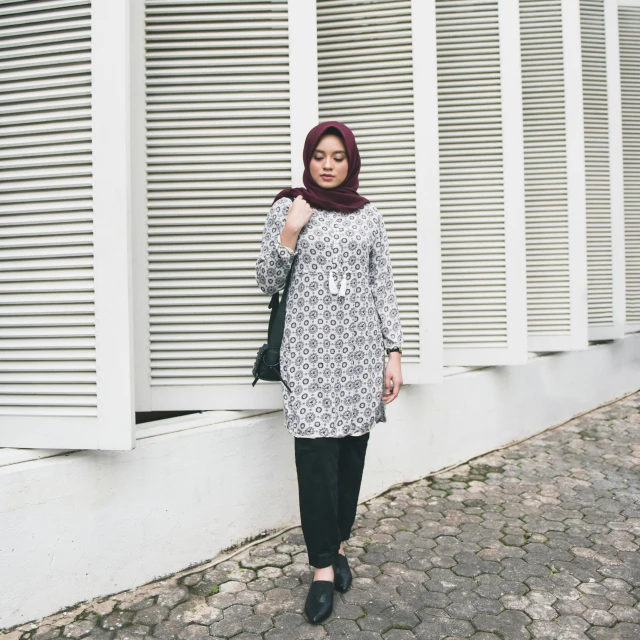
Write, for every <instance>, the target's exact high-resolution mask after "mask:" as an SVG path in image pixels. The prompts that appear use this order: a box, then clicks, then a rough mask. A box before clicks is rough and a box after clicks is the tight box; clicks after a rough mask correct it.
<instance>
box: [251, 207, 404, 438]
mask: <svg viewBox="0 0 640 640" xmlns="http://www.w3.org/2000/svg"><path fill="white" fill-rule="evenodd" d="M290 205H291V200H289V199H288V198H280V199H279V200H277V201H276V202H275V203H274V204H273V206H272V207H271V209H270V210H269V214H268V216H267V220H266V222H265V225H264V231H263V235H262V247H261V250H260V255H259V256H258V259H257V262H256V281H257V283H258V286H259V287H260V289H261V290H262V291H263V292H264V293H267V294H269V295H273V294H274V293H275V292H276V291H280V290H281V289H283V288H284V285H285V281H286V278H287V274H288V273H289V270H290V269H291V263H292V261H293V255H294V253H295V254H298V257H297V258H296V261H295V263H294V266H293V272H292V274H291V283H290V285H289V296H288V298H287V307H286V315H285V329H284V335H283V339H282V346H281V349H280V374H281V377H282V379H283V380H285V381H286V382H287V384H288V385H289V387H290V388H291V392H289V391H288V390H287V388H286V387H285V385H284V384H281V387H282V394H283V400H284V417H285V426H286V428H287V429H288V431H289V433H291V434H292V435H294V436H296V437H306V438H320V437H344V436H348V435H362V434H363V433H366V432H368V431H370V430H371V428H372V427H373V426H374V424H375V423H376V422H386V420H387V418H386V413H385V408H386V405H385V403H384V402H383V401H382V394H383V391H384V367H385V349H390V348H391V347H401V346H402V328H401V326H400V317H399V314H398V303H397V297H396V291H395V287H394V283H393V273H392V269H391V261H390V258H389V243H388V238H387V232H386V229H385V226H384V221H383V219H382V215H381V214H380V212H379V211H378V210H377V209H376V207H375V206H373V205H372V204H370V203H368V204H365V205H364V206H362V207H360V208H359V209H357V210H356V211H354V212H352V213H344V212H341V211H326V210H324V209H316V208H313V207H312V212H313V214H312V216H311V218H310V219H309V222H308V223H307V224H306V225H305V226H304V227H303V229H302V231H301V232H300V235H299V237H298V243H297V245H296V250H295V252H292V251H291V250H290V249H288V248H287V247H284V246H283V245H282V244H281V243H280V233H281V231H282V229H283V227H284V223H285V221H286V219H287V214H288V212H289V207H290Z"/></svg>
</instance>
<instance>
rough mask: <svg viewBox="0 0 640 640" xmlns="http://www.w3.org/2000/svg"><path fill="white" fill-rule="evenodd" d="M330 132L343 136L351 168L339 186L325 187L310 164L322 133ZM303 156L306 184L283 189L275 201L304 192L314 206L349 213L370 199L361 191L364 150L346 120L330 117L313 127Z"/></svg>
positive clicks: (304, 180)
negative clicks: (362, 151)
mask: <svg viewBox="0 0 640 640" xmlns="http://www.w3.org/2000/svg"><path fill="white" fill-rule="evenodd" d="M328 133H333V134H335V135H337V136H338V137H340V138H342V141H343V143H344V147H345V150H346V152H347V160H348V163H349V172H348V173H347V177H346V178H345V179H344V181H343V182H342V183H341V184H339V185H338V186H337V187H332V188H331V189H323V188H322V187H321V186H320V185H319V184H317V183H316V181H315V180H314V179H313V178H312V177H311V172H310V170H309V165H310V164H311V158H312V157H313V152H314V151H315V149H316V147H317V146H318V142H319V141H320V139H321V138H322V136H324V135H326V134H328ZM302 159H303V162H304V173H303V174H302V182H303V183H304V186H305V187H306V188H303V187H295V188H288V189H283V190H282V191H280V193H278V195H277V196H276V197H275V198H274V200H273V202H276V200H279V199H280V198H282V197H285V196H286V197H288V198H291V199H292V200H293V199H295V198H296V197H297V196H299V195H301V196H302V197H303V198H304V199H305V200H306V201H307V202H308V203H309V204H310V205H311V206H314V207H317V208H318V209H326V210H328V211H343V212H345V213H351V212H352V211H355V210H356V209H359V208H360V207H362V206H363V205H365V204H367V203H368V202H369V200H367V199H366V198H363V197H362V196H361V195H360V194H359V193H358V185H359V181H358V175H359V173H360V165H361V162H360V152H359V151H358V145H357V144H356V138H355V136H354V135H353V131H351V129H350V128H349V127H347V125H346V124H343V123H342V122H338V121H337V120H327V121H325V122H321V123H320V124H318V125H316V126H315V127H313V129H311V131H309V133H308V134H307V138H306V140H305V142H304V149H303V151H302Z"/></svg>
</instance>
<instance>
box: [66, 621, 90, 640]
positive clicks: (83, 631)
mask: <svg viewBox="0 0 640 640" xmlns="http://www.w3.org/2000/svg"><path fill="white" fill-rule="evenodd" d="M94 627H95V622H94V621H93V620H78V621H76V622H71V623H70V624H68V625H66V626H65V627H64V629H63V630H62V635H63V636H64V637H65V638H73V639H74V640H76V639H77V638H83V637H84V636H87V635H89V634H90V633H91V632H92V631H93V628H94Z"/></svg>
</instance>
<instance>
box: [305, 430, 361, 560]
mask: <svg viewBox="0 0 640 640" xmlns="http://www.w3.org/2000/svg"><path fill="white" fill-rule="evenodd" d="M368 442H369V433H364V434H362V435H360V436H344V437H342V438H295V459H296V470H297V473H298V497H299V500H300V520H301V525H302V534H303V536H304V541H305V544H306V545H307V553H308V555H309V564H310V565H312V566H313V567H316V568H318V569H320V568H322V567H328V566H330V565H331V564H332V563H333V562H335V561H336V559H337V555H338V549H339V548H340V542H341V541H342V540H348V539H349V537H350V536H351V527H352V526H353V523H354V521H355V519H356V509H357V507H358V495H359V494H360V483H361V481H362V472H363V470H364V459H365V455H366V452H367V443H368Z"/></svg>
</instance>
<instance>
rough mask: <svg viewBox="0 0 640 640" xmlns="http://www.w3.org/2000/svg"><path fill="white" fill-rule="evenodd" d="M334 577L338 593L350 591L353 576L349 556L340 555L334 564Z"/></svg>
mask: <svg viewBox="0 0 640 640" xmlns="http://www.w3.org/2000/svg"><path fill="white" fill-rule="evenodd" d="M333 575H334V578H333V579H334V582H335V589H336V591H339V592H340V593H344V592H345V591H348V589H349V587H350V586H351V581H352V580H353V576H352V575H351V569H350V568H349V561H348V560H347V556H343V555H342V554H341V553H339V554H338V559H337V560H336V561H335V562H334V563H333Z"/></svg>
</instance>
